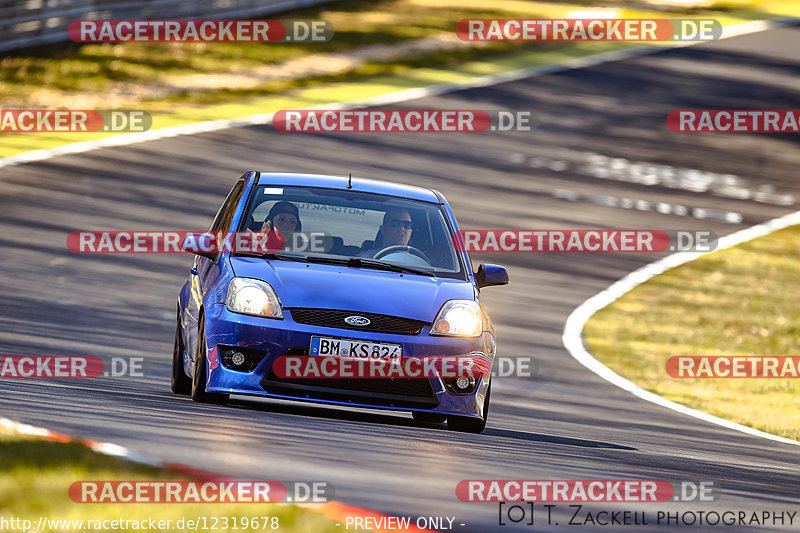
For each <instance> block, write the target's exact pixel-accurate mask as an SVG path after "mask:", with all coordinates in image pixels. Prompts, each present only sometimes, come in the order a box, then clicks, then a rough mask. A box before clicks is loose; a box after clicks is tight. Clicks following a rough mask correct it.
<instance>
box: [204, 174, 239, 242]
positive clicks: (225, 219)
mask: <svg viewBox="0 0 800 533" xmlns="http://www.w3.org/2000/svg"><path fill="white" fill-rule="evenodd" d="M243 188H244V183H242V182H241V181H240V182H238V183H237V184H236V185H234V186H233V189H231V192H230V193H228V197H227V198H226V199H225V203H223V204H222V207H220V209H219V211H218V212H217V216H216V217H214V222H212V223H211V227H210V228H209V229H208V231H209V232H210V233H216V232H217V231H226V230H228V229H229V228H230V226H231V220H232V219H233V213H234V212H235V211H236V205H237V204H238V203H239V199H240V198H241V196H242V189H243Z"/></svg>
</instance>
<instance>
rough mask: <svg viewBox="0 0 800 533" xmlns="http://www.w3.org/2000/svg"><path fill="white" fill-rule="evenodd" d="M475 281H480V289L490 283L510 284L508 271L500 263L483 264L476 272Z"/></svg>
mask: <svg viewBox="0 0 800 533" xmlns="http://www.w3.org/2000/svg"><path fill="white" fill-rule="evenodd" d="M475 281H477V282H478V288H479V289H480V288H481V287H488V286H490V285H506V284H508V271H506V269H505V267H501V266H499V265H489V264H482V265H480V266H479V267H478V271H477V272H476V273H475Z"/></svg>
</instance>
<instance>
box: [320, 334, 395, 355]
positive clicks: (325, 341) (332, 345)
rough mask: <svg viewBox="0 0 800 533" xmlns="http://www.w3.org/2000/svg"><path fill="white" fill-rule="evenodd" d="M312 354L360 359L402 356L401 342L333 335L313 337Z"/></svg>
mask: <svg viewBox="0 0 800 533" xmlns="http://www.w3.org/2000/svg"><path fill="white" fill-rule="evenodd" d="M309 353H310V354H311V355H334V356H339V357H355V358H358V359H382V360H384V361H394V360H397V359H399V358H400V357H402V355H403V346H402V345H401V344H388V343H385V342H367V341H357V340H350V339H335V338H333V337H311V351H310V352H309Z"/></svg>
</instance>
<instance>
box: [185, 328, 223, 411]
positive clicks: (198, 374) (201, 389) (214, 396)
mask: <svg viewBox="0 0 800 533" xmlns="http://www.w3.org/2000/svg"><path fill="white" fill-rule="evenodd" d="M206 351H207V350H206V328H205V325H204V318H203V316H202V315H201V316H200V328H199V329H198V330H197V355H196V356H195V359H194V376H193V378H192V400H194V401H196V402H198V403H225V402H226V401H227V400H228V395H227V394H220V393H217V392H206V383H207V382H208V375H207V372H206V367H207V366H208V362H207V361H206Z"/></svg>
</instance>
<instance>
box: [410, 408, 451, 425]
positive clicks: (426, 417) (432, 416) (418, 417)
mask: <svg viewBox="0 0 800 533" xmlns="http://www.w3.org/2000/svg"><path fill="white" fill-rule="evenodd" d="M411 416H413V417H414V420H415V421H417V422H422V423H424V424H441V423H442V422H444V421H445V420H447V415H440V414H438V413H423V412H421V411H412V412H411Z"/></svg>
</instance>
